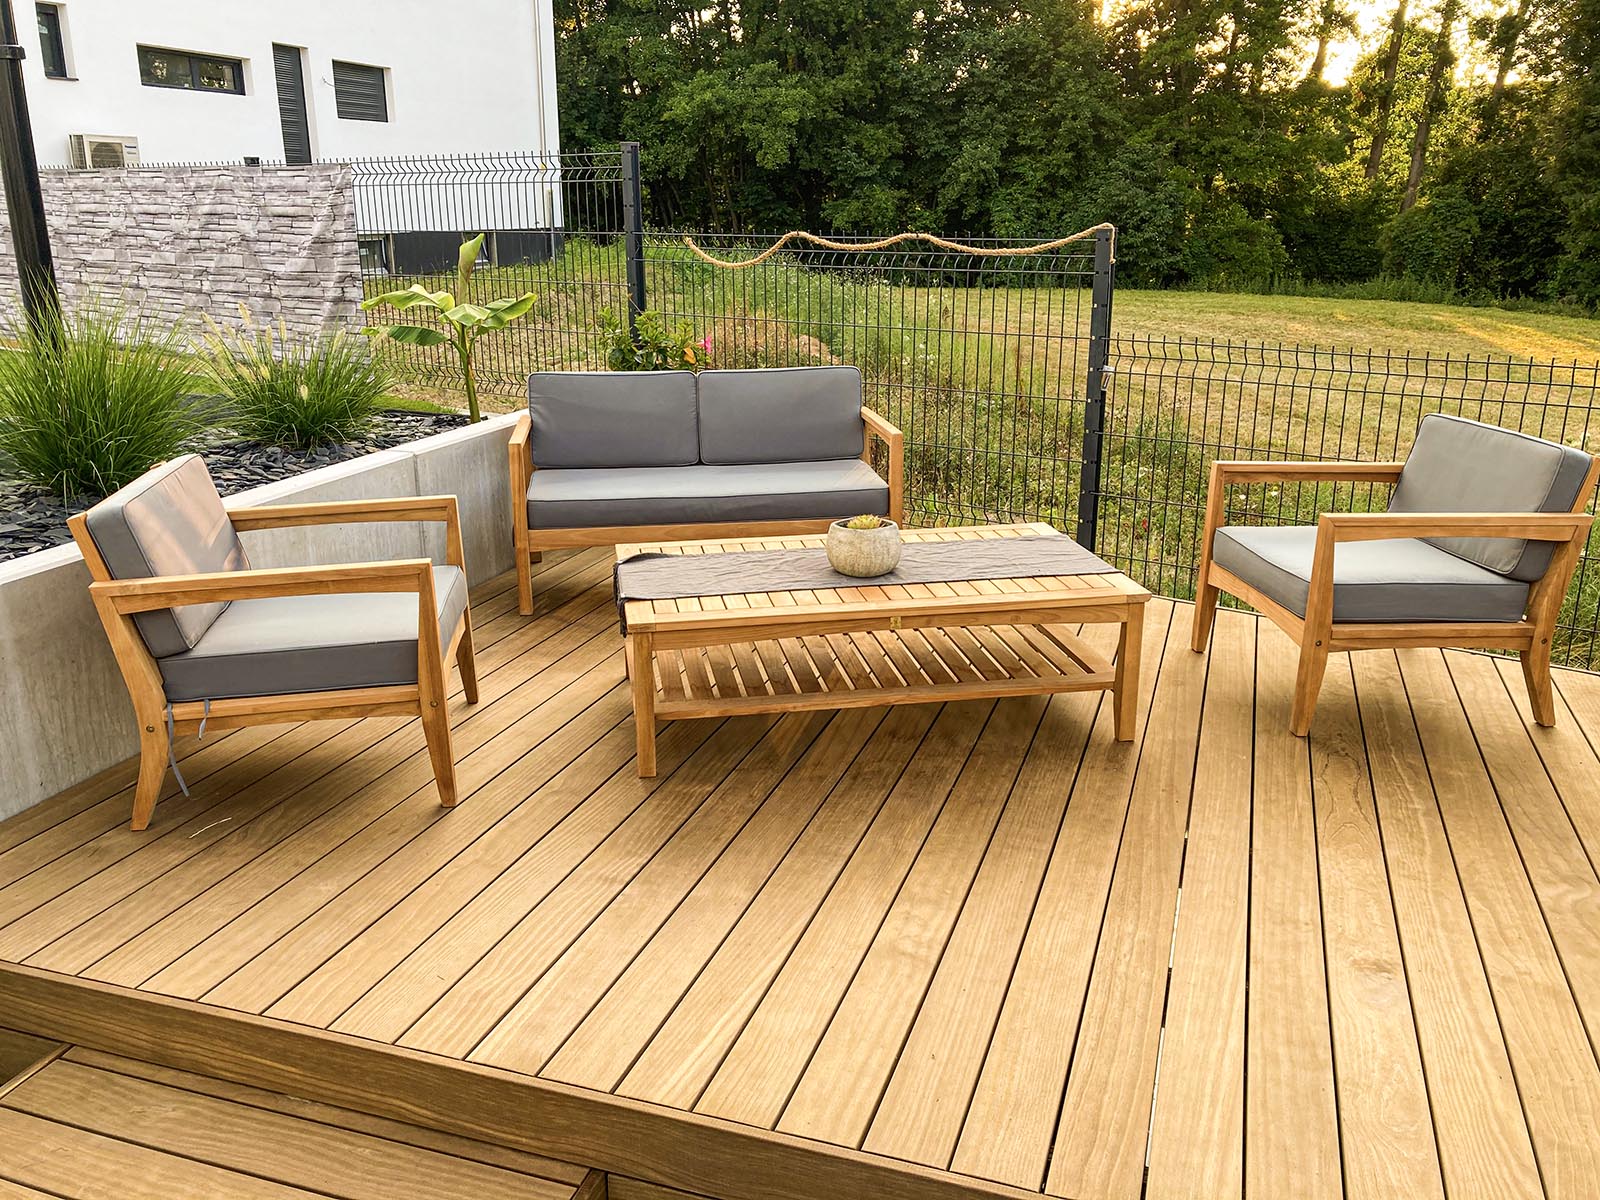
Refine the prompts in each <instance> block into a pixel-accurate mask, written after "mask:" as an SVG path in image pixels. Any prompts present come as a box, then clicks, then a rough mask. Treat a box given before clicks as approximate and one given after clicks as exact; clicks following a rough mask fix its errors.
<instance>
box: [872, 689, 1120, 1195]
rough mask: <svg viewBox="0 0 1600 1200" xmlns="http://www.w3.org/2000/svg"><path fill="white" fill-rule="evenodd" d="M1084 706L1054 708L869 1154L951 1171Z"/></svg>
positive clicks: (1056, 823) (1083, 726)
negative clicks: (947, 1166)
mask: <svg viewBox="0 0 1600 1200" xmlns="http://www.w3.org/2000/svg"><path fill="white" fill-rule="evenodd" d="M1083 707H1084V704H1083V701H1082V700H1081V699H1077V700H1070V699H1066V698H1062V699H1057V700H1052V701H1051V702H1050V703H1049V704H1048V705H1047V706H1046V710H1045V714H1044V718H1043V721H1042V722H1041V724H1040V726H1039V729H1038V732H1037V734H1036V735H1035V737H1034V743H1033V744H1034V746H1036V747H1037V746H1046V745H1047V746H1050V747H1052V748H1053V750H1054V751H1055V752H1054V753H1052V754H1051V755H1050V756H1044V755H1038V754H1030V755H1029V756H1028V758H1027V759H1026V761H1025V762H1024V764H1023V766H1022V771H1021V774H1020V775H1019V777H1018V779H1017V781H1016V785H1015V786H1014V787H1013V788H1012V790H1011V795H1010V797H1009V798H1008V799H1007V802H1006V808H1005V812H1004V814H1003V816H1002V818H1001V821H1000V825H999V828H998V829H997V830H996V832H995V836H994V840H993V842H992V844H991V845H990V846H989V848H988V851H987V853H986V854H985V855H984V860H983V865H982V867H981V868H980V869H979V872H978V876H977V879H976V880H975V881H974V883H973V886H972V891H971V894H970V895H969V896H968V897H967V900H966V903H965V904H964V905H963V906H962V910H961V916H960V919H959V920H958V921H957V923H956V927H955V930H954V932H953V933H952V935H951V938H950V942H949V945H948V946H947V947H946V949H945V951H944V953H943V955H942V956H941V957H940V960H939V966H938V970H937V972H936V974H935V975H934V977H933V981H932V983H931V984H930V986H929V988H928V992H927V995H926V997H924V999H923V1001H922V1004H921V1007H920V1008H919V1009H918V1011H917V1014H916V1020H915V1023H914V1024H913V1026H912V1028H911V1032H910V1034H909V1036H908V1037H907V1038H906V1043H905V1048H904V1050H903V1051H902V1052H901V1054H900V1057H899V1061H898V1062H897V1063H896V1064H895V1068H894V1074H893V1076H892V1077H891V1078H890V1080H889V1084H888V1087H887V1088H886V1089H884V1093H883V1099H882V1101H881V1102H880V1103H879V1105H878V1109H877V1112H876V1114H875V1115H874V1116H873V1118H872V1125H871V1128H870V1130H869V1131H868V1133H867V1137H866V1141H865V1142H864V1148H865V1149H867V1150H872V1151H875V1152H877V1153H880V1154H887V1155H890V1156H891V1157H894V1158H903V1159H909V1160H911V1161H913V1162H925V1163H941V1164H942V1163H948V1162H949V1161H950V1155H951V1153H952V1152H953V1151H954V1149H955V1144H956V1138H957V1137H958V1136H959V1135H960V1133H961V1125H962V1121H963V1120H964V1119H965V1117H966V1113H967V1102H968V1100H969V1099H970V1097H971V1095H972V1091H973V1088H974V1087H975V1086H976V1084H977V1080H978V1072H979V1071H980V1070H981V1069H982V1067H983V1060H984V1056H985V1054H986V1052H987V1051H988V1049H989V1039H990V1037H991V1036H992V1034H993V1032H994V1027H995V1024H996V1022H997V1021H998V1020H999V1017H1000V1009H1001V1006H1002V1004H1003V1003H1004V1001H1005V995H1006V988H1007V985H1008V984H1009V983H1010V982H1011V968H1012V967H1013V966H1014V964H1015V955H1016V950H1017V948H1018V947H1020V946H1021V944H1022V938H1023V934H1024V932H1025V931H1026V929H1027V925H1028V920H1029V918H1030V917H1031V916H1032V914H1033V906H1034V902H1035V900H1036V898H1037V896H1038V889H1039V885H1040V883H1041V881H1042V879H1043V877H1044V869H1045V865H1046V864H1047V863H1048V861H1049V858H1050V852H1051V849H1052V848H1053V847H1054V845H1055V840H1056V834H1057V832H1058V830H1059V828H1060V825H1061V818H1062V814H1063V813H1064V811H1065V809H1066V803H1067V794H1068V789H1067V787H1065V786H1064V785H1063V775H1064V774H1066V773H1070V772H1071V770H1072V769H1073V768H1074V767H1075V766H1076V764H1077V761H1078V758H1079V756H1080V755H1081V753H1082V751H1083V748H1084V746H1085V744H1086V743H1087V741H1088V736H1089V729H1090V723H1089V722H1088V721H1085V720H1083V713H1082V708H1083Z"/></svg>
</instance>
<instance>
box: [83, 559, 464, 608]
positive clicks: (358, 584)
mask: <svg viewBox="0 0 1600 1200" xmlns="http://www.w3.org/2000/svg"><path fill="white" fill-rule="evenodd" d="M424 589H426V590H427V591H429V592H432V590H433V563H432V562H430V561H429V560H428V559H426V558H403V559H396V560H394V561H393V562H371V563H339V564H336V565H334V566H325V567H269V568H264V569H262V570H256V571H214V572H210V573H208V574H204V575H168V576H157V577H156V578H153V579H111V580H101V581H99V582H96V583H91V584H90V585H89V593H90V595H92V596H95V597H98V598H103V599H105V600H106V601H107V602H109V603H110V605H111V607H112V608H113V609H114V610H115V611H116V612H119V613H123V614H129V613H141V612H150V611H152V610H153V609H158V608H177V607H181V606H182V605H185V604H210V603H214V602H217V601H223V600H263V599H267V598H269V597H273V596H342V595H349V594H352V593H366V592H419V593H420V592H422V591H423V590H424Z"/></svg>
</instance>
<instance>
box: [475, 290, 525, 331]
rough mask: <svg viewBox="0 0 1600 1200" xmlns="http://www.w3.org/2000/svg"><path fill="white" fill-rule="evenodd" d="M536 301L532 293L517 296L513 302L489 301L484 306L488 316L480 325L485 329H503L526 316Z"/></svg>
mask: <svg viewBox="0 0 1600 1200" xmlns="http://www.w3.org/2000/svg"><path fill="white" fill-rule="evenodd" d="M537 300H538V297H537V296H535V295H534V294H533V293H532V292H529V293H528V294H527V295H525V296H519V297H518V298H517V299H515V300H512V299H509V298H508V299H505V300H491V301H489V303H488V305H487V306H486V307H487V308H488V309H489V315H488V317H486V318H485V319H484V320H483V321H482V322H481V324H482V326H483V328H485V329H504V328H505V327H506V326H507V325H509V324H510V323H511V322H512V321H515V320H516V319H517V318H518V317H521V316H525V315H527V312H528V310H529V309H531V308H532V307H533V306H534V304H535V303H536V302H537Z"/></svg>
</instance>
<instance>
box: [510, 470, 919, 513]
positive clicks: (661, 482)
mask: <svg viewBox="0 0 1600 1200" xmlns="http://www.w3.org/2000/svg"><path fill="white" fill-rule="evenodd" d="M888 511H889V485H888V484H886V483H884V481H883V480H882V479H879V478H878V476H877V474H876V473H875V472H874V471H873V470H872V468H871V467H869V466H867V464H866V463H864V462H862V461H861V460H860V459H858V458H846V459H834V460H831V461H826V462H804V463H770V464H766V465H763V466H742V467H708V466H698V467H654V468H647V469H643V470H633V471H535V472H534V473H533V479H532V480H531V481H530V482H529V484H528V522H529V525H530V526H531V527H532V528H534V529H569V528H593V527H595V526H599V525H705V524H711V523H713V522H719V521H783V520H807V519H810V518H813V517H815V518H823V517H828V518H837V517H852V516H855V515H856V514H858V513H876V514H877V515H879V516H883V515H885V514H886V513H888Z"/></svg>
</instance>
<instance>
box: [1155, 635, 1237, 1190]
mask: <svg viewBox="0 0 1600 1200" xmlns="http://www.w3.org/2000/svg"><path fill="white" fill-rule="evenodd" d="M1182 624H1183V622H1182V620H1181V619H1180V620H1179V621H1178V625H1179V626H1180V628H1181V626H1182ZM1255 627H1256V622H1255V621H1254V620H1253V619H1252V618H1249V617H1245V616H1242V615H1240V614H1238V613H1230V612H1220V613H1218V614H1217V621H1216V628H1215V632H1214V633H1213V634H1212V641H1211V661H1210V666H1209V670H1208V672H1207V676H1206V710H1205V720H1204V722H1203V724H1202V725H1201V729H1200V745H1199V749H1198V752H1197V756H1196V758H1195V771H1194V795H1193V798H1192V800H1191V802H1190V803H1191V809H1190V814H1189V839H1188V850H1187V851H1186V853H1185V854H1184V860H1183V881H1182V887H1183V901H1182V906H1181V907H1180V908H1179V910H1178V921H1177V928H1176V930H1175V931H1174V934H1173V947H1172V979H1171V983H1170V985H1169V988H1168V993H1167V1018H1166V1029H1165V1035H1164V1037H1163V1040H1162V1044H1161V1071H1160V1075H1159V1077H1158V1079H1157V1081H1156V1097H1155V1110H1154V1112H1153V1113H1152V1114H1151V1123H1150V1165H1149V1179H1148V1181H1147V1184H1146V1189H1147V1195H1148V1196H1149V1198H1150V1200H1188V1198H1189V1197H1192V1196H1238V1195H1240V1194H1241V1193H1242V1191H1243V1188H1244V1080H1245V1055H1244V1050H1245V972H1246V964H1247V961H1248V957H1249V949H1248V947H1249V932H1250V930H1249V913H1250V780H1251V769H1252V761H1251V760H1252V741H1253V738H1254V720H1253V706H1252V705H1251V704H1249V703H1242V702H1241V701H1247V700H1248V699H1249V698H1250V696H1251V695H1252V693H1253V691H1254V686H1255V671H1256V644H1255V643H1256V637H1255V634H1256V628H1255ZM1196 1144H1201V1145H1204V1146H1206V1147H1208V1151H1207V1153H1205V1154H1196V1153H1195V1146H1196Z"/></svg>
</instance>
